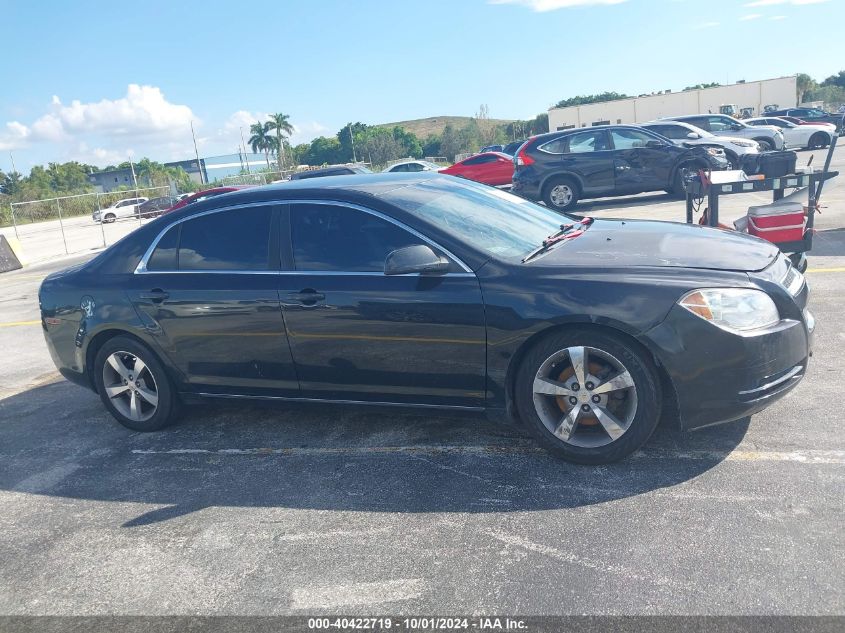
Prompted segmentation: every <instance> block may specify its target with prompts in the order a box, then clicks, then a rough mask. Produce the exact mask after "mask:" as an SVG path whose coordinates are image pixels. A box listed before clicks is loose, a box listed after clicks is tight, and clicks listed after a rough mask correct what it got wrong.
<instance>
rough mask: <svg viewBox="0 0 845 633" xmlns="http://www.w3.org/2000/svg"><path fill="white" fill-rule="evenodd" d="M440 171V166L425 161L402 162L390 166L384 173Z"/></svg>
mask: <svg viewBox="0 0 845 633" xmlns="http://www.w3.org/2000/svg"><path fill="white" fill-rule="evenodd" d="M440 169H442V167H441V166H440V165H436V164H434V163H430V162H428V161H427V160H404V161H401V162H398V163H395V164H393V165H391V166H390V167H388V168H387V169H385V170H384V171H385V172H391V173H403V172H409V171H410V172H417V171H439V170H440Z"/></svg>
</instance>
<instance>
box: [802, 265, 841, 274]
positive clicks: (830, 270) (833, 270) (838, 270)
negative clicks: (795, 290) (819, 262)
mask: <svg viewBox="0 0 845 633" xmlns="http://www.w3.org/2000/svg"><path fill="white" fill-rule="evenodd" d="M806 272H808V273H845V266H839V267H838V268H808V269H807V271H806Z"/></svg>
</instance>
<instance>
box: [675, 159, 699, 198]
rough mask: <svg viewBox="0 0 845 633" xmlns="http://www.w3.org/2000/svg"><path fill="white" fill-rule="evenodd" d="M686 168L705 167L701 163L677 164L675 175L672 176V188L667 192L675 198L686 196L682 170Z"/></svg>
mask: <svg viewBox="0 0 845 633" xmlns="http://www.w3.org/2000/svg"><path fill="white" fill-rule="evenodd" d="M687 169H696V170H697V169H707V167H705V166H703V165H696V164H695V163H684V164H683V165H678V168H677V169H676V170H675V175H674V177H673V178H672V188H671V189H670V190H669V193H670V194H671V195H673V196H675V197H676V198H686V197H687V191H686V189H684V171H685V170H687Z"/></svg>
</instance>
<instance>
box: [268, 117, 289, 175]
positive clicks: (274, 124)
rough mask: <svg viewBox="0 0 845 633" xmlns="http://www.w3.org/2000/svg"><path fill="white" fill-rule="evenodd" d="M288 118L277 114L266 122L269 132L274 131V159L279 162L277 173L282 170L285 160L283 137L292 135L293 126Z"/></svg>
mask: <svg viewBox="0 0 845 633" xmlns="http://www.w3.org/2000/svg"><path fill="white" fill-rule="evenodd" d="M289 119H290V116H289V115H287V114H282V113H281V112H277V113H276V114H271V115H270V120H269V121H267V126H268V128H269V129H271V130H276V158H277V159H279V155H280V154H281V159H280V160H279V171H281V170H282V168H283V164H284V163H285V162H287V161H286V160H285V158H286V157H285V143H284V139H283V137H285V136H290V135H291V134H293V126H292V125H291V124H290V122H289Z"/></svg>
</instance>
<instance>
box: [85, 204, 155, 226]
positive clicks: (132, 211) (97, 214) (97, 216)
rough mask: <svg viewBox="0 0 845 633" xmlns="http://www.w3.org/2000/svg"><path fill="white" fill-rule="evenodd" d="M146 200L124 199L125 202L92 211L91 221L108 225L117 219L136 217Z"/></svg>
mask: <svg viewBox="0 0 845 633" xmlns="http://www.w3.org/2000/svg"><path fill="white" fill-rule="evenodd" d="M147 200H148V198H126V199H125V200H121V201H120V202H116V203H114V204H113V205H112V206H110V207H107V208H105V209H102V210H98V211H94V213H92V214H91V219H92V220H94V222H102V223H103V224H108V223H110V222H114V221H115V220H117V219H119V218H134V217H137V216H138V207H139V206H140V205H142V204H143V203H145V202H146V201H147Z"/></svg>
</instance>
